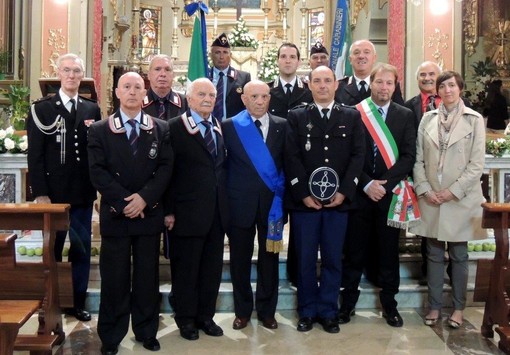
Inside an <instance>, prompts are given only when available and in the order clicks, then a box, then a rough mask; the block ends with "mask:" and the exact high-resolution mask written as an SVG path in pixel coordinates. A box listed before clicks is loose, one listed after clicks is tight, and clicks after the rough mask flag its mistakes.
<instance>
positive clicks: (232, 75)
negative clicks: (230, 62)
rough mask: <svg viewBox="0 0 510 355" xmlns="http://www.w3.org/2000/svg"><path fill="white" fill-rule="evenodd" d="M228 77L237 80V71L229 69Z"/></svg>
mask: <svg viewBox="0 0 510 355" xmlns="http://www.w3.org/2000/svg"><path fill="white" fill-rule="evenodd" d="M227 76H230V77H231V78H232V79H234V80H236V79H237V70H235V69H234V68H232V67H228V71H227Z"/></svg>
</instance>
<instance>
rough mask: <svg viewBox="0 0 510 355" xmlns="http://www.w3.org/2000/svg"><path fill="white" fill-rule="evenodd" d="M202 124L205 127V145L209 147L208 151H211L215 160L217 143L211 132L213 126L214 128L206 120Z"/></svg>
mask: <svg viewBox="0 0 510 355" xmlns="http://www.w3.org/2000/svg"><path fill="white" fill-rule="evenodd" d="M201 123H202V124H203V125H204V127H205V134H204V140H205V145H206V146H207V150H208V151H209V153H211V155H212V156H213V158H216V143H214V138H213V135H212V132H211V126H212V125H211V122H209V121H205V120H204V121H202V122H201Z"/></svg>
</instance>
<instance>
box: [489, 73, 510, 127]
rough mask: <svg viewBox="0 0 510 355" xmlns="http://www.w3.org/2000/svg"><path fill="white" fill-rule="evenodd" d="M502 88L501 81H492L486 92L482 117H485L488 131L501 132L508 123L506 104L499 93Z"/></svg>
mask: <svg viewBox="0 0 510 355" xmlns="http://www.w3.org/2000/svg"><path fill="white" fill-rule="evenodd" d="M502 86H503V82H502V81H501V80H494V81H493V82H491V83H490V84H489V89H488V90H487V100H486V101H485V107H484V109H483V115H484V117H487V128H489V129H494V130H503V129H505V127H506V125H507V123H508V109H507V102H506V99H505V97H504V96H503V94H502V93H501V87H502Z"/></svg>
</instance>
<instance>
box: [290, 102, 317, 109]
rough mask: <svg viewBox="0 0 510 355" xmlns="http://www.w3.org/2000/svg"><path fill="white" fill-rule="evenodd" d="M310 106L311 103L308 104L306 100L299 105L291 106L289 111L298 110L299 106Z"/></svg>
mask: <svg viewBox="0 0 510 355" xmlns="http://www.w3.org/2000/svg"><path fill="white" fill-rule="evenodd" d="M312 105H313V104H312ZM309 106H310V104H308V103H306V102H302V103H300V104H299V105H297V106H294V107H292V108H290V109H289V111H294V110H297V109H298V108H305V107H309Z"/></svg>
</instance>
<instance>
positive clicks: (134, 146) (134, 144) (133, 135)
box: [127, 119, 138, 155]
mask: <svg viewBox="0 0 510 355" xmlns="http://www.w3.org/2000/svg"><path fill="white" fill-rule="evenodd" d="M127 123H129V125H130V126H131V132H130V133H129V145H130V146H131V151H132V152H133V155H136V152H137V151H138V133H137V132H136V120H134V119H130V120H128V121H127Z"/></svg>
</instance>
